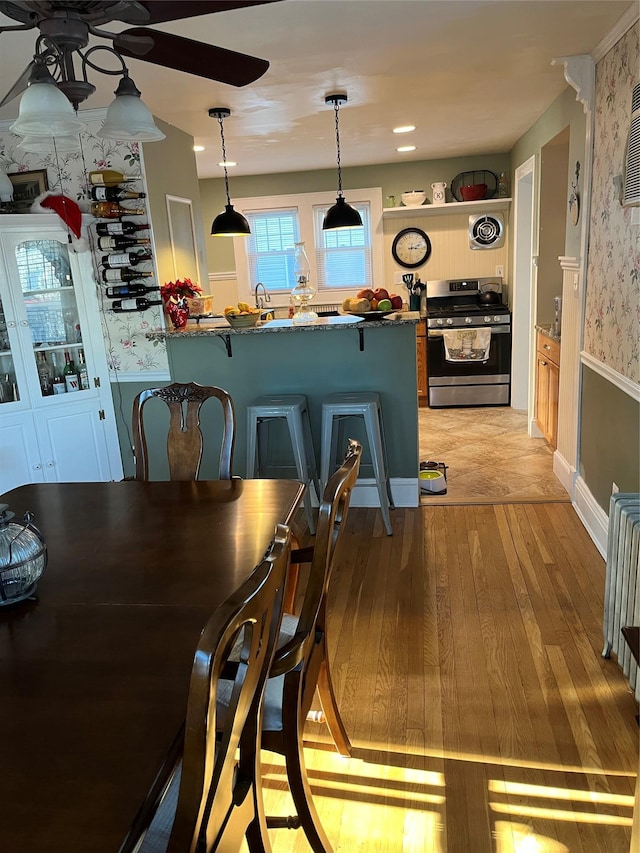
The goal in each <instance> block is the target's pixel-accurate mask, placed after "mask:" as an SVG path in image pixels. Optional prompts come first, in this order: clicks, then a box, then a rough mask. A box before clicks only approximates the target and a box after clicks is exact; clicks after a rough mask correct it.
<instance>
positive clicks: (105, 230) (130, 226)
mask: <svg viewBox="0 0 640 853" xmlns="http://www.w3.org/2000/svg"><path fill="white" fill-rule="evenodd" d="M148 228H149V225H148V224H147V223H146V222H129V221H128V220H124V221H123V222H98V224H97V225H96V234H100V235H102V236H105V237H108V236H112V237H119V236H120V235H121V234H135V233H136V231H146V230H147V229H148Z"/></svg>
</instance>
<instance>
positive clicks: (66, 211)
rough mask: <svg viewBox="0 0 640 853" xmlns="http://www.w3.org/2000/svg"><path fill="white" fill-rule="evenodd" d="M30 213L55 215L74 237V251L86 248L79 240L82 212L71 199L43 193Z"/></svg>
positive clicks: (57, 194) (58, 194)
mask: <svg viewBox="0 0 640 853" xmlns="http://www.w3.org/2000/svg"><path fill="white" fill-rule="evenodd" d="M31 212H32V213H49V212H53V213H57V214H58V216H59V217H60V219H62V221H63V222H64V224H65V225H66V226H67V228H68V229H69V231H70V232H71V233H72V234H73V236H74V237H75V240H74V241H73V245H74V248H75V250H76V251H83V250H84V249H85V248H87V245H86V242H85V241H84V240H82V239H81V231H82V211H81V210H80V208H79V207H78V205H77V204H76V202H75V201H74V200H73V199H71V198H69V197H68V196H66V195H61V194H60V193H52V192H44V193H42V194H41V195H39V196H38V197H37V198H36V199H35V200H34V201H33V203H32V205H31Z"/></svg>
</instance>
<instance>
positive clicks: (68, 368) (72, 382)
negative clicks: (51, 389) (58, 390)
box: [62, 352, 80, 393]
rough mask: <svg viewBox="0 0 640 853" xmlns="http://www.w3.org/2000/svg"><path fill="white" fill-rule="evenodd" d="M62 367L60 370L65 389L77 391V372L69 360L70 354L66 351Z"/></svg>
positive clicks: (78, 386)
mask: <svg viewBox="0 0 640 853" xmlns="http://www.w3.org/2000/svg"><path fill="white" fill-rule="evenodd" d="M64 362H65V364H64V368H63V370H62V375H63V376H64V384H65V388H66V390H67V393H68V392H69V391H78V390H79V388H80V385H79V383H78V374H77V373H76V368H75V365H74V363H73V362H72V361H71V356H70V355H69V353H68V352H65V354H64Z"/></svg>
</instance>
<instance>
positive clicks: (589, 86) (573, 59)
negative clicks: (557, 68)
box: [551, 53, 596, 114]
mask: <svg viewBox="0 0 640 853" xmlns="http://www.w3.org/2000/svg"><path fill="white" fill-rule="evenodd" d="M551 64H552V65H564V79H565V80H566V81H567V83H568V84H569V85H570V86H573V88H574V89H575V90H576V101H580V103H581V104H582V107H583V109H584V111H585V114H588V113H589V112H591V111H592V110H593V99H594V96H595V91H596V66H595V62H594V61H593V58H592V57H591V56H590V55H589V54H588V53H582V54H577V55H576V56H558V57H556V58H555V59H552V60H551Z"/></svg>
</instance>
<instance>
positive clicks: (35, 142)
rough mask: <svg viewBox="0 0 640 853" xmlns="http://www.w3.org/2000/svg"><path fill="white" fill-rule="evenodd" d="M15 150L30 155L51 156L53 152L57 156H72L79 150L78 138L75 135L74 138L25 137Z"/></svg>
mask: <svg viewBox="0 0 640 853" xmlns="http://www.w3.org/2000/svg"><path fill="white" fill-rule="evenodd" d="M16 148H19V149H20V150H21V151H27V152H29V153H30V154H51V153H52V152H53V151H54V150H55V151H56V152H57V153H58V154H72V153H73V152H74V151H79V150H80V137H79V136H78V135H77V134H76V135H75V136H49V137H45V136H25V138H24V139H23V140H22V142H19V143H18V144H17V146H16Z"/></svg>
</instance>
